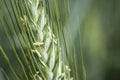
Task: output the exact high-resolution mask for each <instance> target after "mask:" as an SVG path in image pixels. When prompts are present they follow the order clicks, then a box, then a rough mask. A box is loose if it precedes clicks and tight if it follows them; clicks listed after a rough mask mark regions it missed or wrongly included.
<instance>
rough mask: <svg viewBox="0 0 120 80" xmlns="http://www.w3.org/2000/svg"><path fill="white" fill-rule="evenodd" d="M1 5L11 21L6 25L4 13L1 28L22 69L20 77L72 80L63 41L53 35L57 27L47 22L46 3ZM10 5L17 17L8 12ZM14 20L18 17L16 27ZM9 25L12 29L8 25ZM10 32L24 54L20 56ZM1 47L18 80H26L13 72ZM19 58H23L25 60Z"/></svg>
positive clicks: (25, 0) (27, 0) (31, 1)
mask: <svg viewBox="0 0 120 80" xmlns="http://www.w3.org/2000/svg"><path fill="white" fill-rule="evenodd" d="M0 1H1V3H2V4H3V6H4V7H5V10H6V12H5V13H6V14H7V15H6V17H7V18H8V20H7V19H6V20H7V21H6V20H4V16H5V15H4V12H3V13H2V15H0V27H3V29H4V31H5V35H7V38H8V41H9V43H10V45H11V47H12V50H13V53H14V54H15V56H16V60H17V61H18V63H19V65H20V66H21V70H22V72H21V73H23V75H24V77H25V79H24V80H30V79H32V80H72V79H73V78H71V75H70V68H69V64H68V63H66V62H68V61H67V59H66V57H63V56H64V55H66V53H65V54H64V55H63V53H62V52H64V51H62V50H63V49H62V48H61V45H60V40H59V39H60V38H59V36H58V35H57V34H54V32H53V29H54V27H58V26H54V27H53V26H52V23H55V22H52V21H51V20H50V19H49V18H48V14H47V13H46V2H45V1H44V0H43V1H42V0H15V1H12V0H10V1H9V2H7V1H5V0H0ZM8 3H9V5H11V6H12V11H13V13H14V15H13V13H12V12H10V11H9V7H8ZM2 4H0V5H2ZM11 15H12V16H11ZM13 16H15V20H16V23H17V24H16V25H15V23H14V22H12V19H14V17H13ZM8 22H9V24H10V25H6V23H8ZM7 26H9V28H10V30H8V27H7ZM56 29H57V28H56ZM17 30H18V31H19V35H18V34H17ZM54 30H55V29H54ZM9 31H12V32H13V33H14V35H15V39H16V41H17V43H16V44H17V45H19V46H20V50H21V53H18V52H17V50H16V46H15V45H16V44H14V43H13V42H14V41H13V39H11V36H10V34H9ZM56 32H57V30H56V31H55V33H56ZM57 33H58V32H57ZM20 36H21V37H20ZM0 45H1V44H0ZM23 45H24V46H23ZM2 46H3V45H1V46H0V51H1V53H2V55H3V57H4V59H5V60H6V62H7V64H8V65H9V67H10V69H11V71H12V73H13V75H14V77H15V80H21V79H23V78H22V76H20V73H19V71H16V69H14V67H13V65H12V64H11V62H10V61H9V59H10V57H9V56H8V55H7V52H6V51H5V49H4V48H3V47H2ZM24 47H25V48H24ZM24 49H25V50H24ZM19 54H21V55H22V57H23V59H24V60H22V58H21V57H20V55H19ZM64 60H66V61H64ZM2 72H3V74H4V75H5V77H6V79H8V80H9V79H11V78H10V77H11V76H9V75H7V72H4V70H2Z"/></svg>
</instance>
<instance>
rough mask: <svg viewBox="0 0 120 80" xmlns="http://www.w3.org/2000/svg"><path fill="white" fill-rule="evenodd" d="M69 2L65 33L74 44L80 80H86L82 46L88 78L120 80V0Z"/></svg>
mask: <svg viewBox="0 0 120 80" xmlns="http://www.w3.org/2000/svg"><path fill="white" fill-rule="evenodd" d="M69 2H71V3H70V10H71V11H70V16H69V18H68V20H67V22H66V23H65V24H64V25H65V27H64V34H65V38H66V42H68V43H67V44H68V46H73V44H74V47H75V50H76V56H77V58H76V60H77V64H78V75H79V79H81V80H83V79H84V78H83V77H82V76H83V73H82V67H81V65H82V64H81V57H80V56H81V55H80V54H79V53H80V48H82V54H83V58H84V64H85V68H86V79H87V80H120V76H119V75H120V5H119V4H120V0H69ZM61 12H62V11H61ZM63 12H64V11H63ZM63 20H64V18H63ZM66 25H67V27H66ZM79 28H80V35H81V37H79ZM68 33H69V36H70V37H68ZM69 40H70V41H71V45H70V44H69ZM80 40H81V46H80V43H79V42H80Z"/></svg>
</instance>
